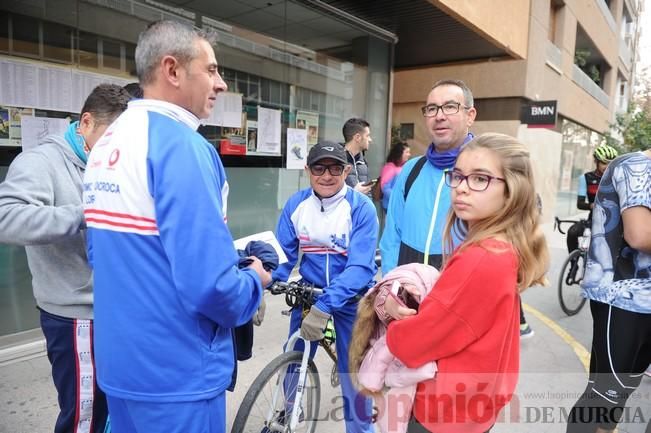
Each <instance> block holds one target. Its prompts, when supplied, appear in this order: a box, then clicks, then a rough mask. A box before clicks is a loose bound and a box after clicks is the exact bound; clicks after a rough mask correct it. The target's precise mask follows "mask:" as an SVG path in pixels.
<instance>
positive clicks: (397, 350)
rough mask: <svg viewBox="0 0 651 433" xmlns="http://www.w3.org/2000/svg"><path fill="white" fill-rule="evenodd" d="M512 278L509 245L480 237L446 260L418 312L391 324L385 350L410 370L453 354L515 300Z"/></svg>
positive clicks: (513, 267) (513, 262)
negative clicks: (387, 349)
mask: <svg viewBox="0 0 651 433" xmlns="http://www.w3.org/2000/svg"><path fill="white" fill-rule="evenodd" d="M484 246H488V247H489V248H491V250H488V249H486V248H484ZM496 249H497V252H496V251H495V250H496ZM516 281H517V258H516V256H515V253H514V252H513V250H512V247H511V246H510V245H509V244H506V243H503V242H497V241H484V242H482V245H472V246H469V247H467V248H465V249H464V250H462V251H460V252H459V253H457V254H456V255H455V256H453V257H452V258H451V259H450V262H449V263H448V265H447V266H446V268H445V269H444V270H443V272H442V273H441V276H440V277H439V279H438V281H437V282H436V284H435V285H434V287H433V289H432V290H431V292H430V293H429V295H428V296H427V297H426V298H425V300H424V301H423V303H422V304H421V306H420V309H419V311H418V314H417V315H415V316H411V317H409V318H406V319H402V320H396V321H394V322H392V323H391V324H390V325H389V328H388V331H387V344H388V346H389V350H390V351H391V353H392V354H393V355H395V356H396V357H397V358H398V359H399V360H400V361H402V362H403V363H404V364H405V365H406V366H407V367H410V368H416V367H419V366H421V365H423V364H425V363H426V362H429V361H437V360H439V359H441V358H446V357H449V356H453V355H454V354H456V353H458V352H460V351H462V350H463V349H464V348H465V347H467V346H468V345H470V344H472V343H473V342H474V341H476V340H477V339H479V338H480V337H481V336H482V335H483V334H484V333H486V331H488V330H489V329H490V328H491V327H492V326H493V323H494V322H495V321H496V320H499V317H497V316H498V315H497V314H496V312H497V311H498V310H499V307H500V304H502V303H503V302H505V301H506V302H509V300H510V299H512V298H513V294H514V293H515V291H516Z"/></svg>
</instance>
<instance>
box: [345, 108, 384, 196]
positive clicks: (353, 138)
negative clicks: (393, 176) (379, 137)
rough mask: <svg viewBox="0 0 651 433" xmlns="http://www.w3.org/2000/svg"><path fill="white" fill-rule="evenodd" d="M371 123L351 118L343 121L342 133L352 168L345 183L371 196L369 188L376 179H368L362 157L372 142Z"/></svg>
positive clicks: (365, 164)
mask: <svg viewBox="0 0 651 433" xmlns="http://www.w3.org/2000/svg"><path fill="white" fill-rule="evenodd" d="M370 128H371V125H370V124H369V123H368V122H367V121H366V120H364V119H358V118H352V119H348V120H347V121H346V123H344V127H343V130H342V132H343V134H344V140H346V142H345V144H344V148H345V149H346V158H347V159H348V164H350V165H351V167H352V169H351V170H350V173H349V174H348V176H346V185H348V186H349V187H351V188H353V189H354V190H355V191H359V192H361V193H362V194H366V195H367V196H368V197H369V198H370V197H371V188H373V185H374V184H375V182H377V179H374V180H372V181H369V178H368V164H367V163H366V159H365V158H364V152H366V151H367V150H368V148H369V146H370V144H371V143H372V142H373V139H371V129H370Z"/></svg>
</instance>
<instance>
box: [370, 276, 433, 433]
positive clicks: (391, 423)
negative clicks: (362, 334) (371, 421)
mask: <svg viewBox="0 0 651 433" xmlns="http://www.w3.org/2000/svg"><path fill="white" fill-rule="evenodd" d="M438 276H439V271H438V270H437V269H436V268H434V267H432V266H428V265H424V264H421V263H410V264H407V265H402V266H398V267H397V268H395V269H393V270H392V271H391V272H389V273H388V274H387V275H386V276H385V277H384V278H383V279H382V281H380V282H379V283H378V284H376V285H375V286H374V287H372V288H371V289H370V290H369V291H368V292H367V293H366V296H369V295H370V294H372V293H374V292H375V291H383V290H387V291H390V290H391V287H392V285H393V283H394V281H399V282H400V283H406V284H410V285H413V286H416V287H417V288H418V290H419V291H420V295H421V296H420V299H421V300H422V299H424V298H425V296H427V294H428V293H429V292H430V290H432V287H433V286H434V283H435V282H436V280H437V279H438ZM378 328H379V329H378V336H377V338H375V339H373V340H371V341H370V342H369V345H370V347H369V349H368V350H367V352H366V354H365V355H364V359H363V360H362V364H361V365H360V368H359V372H358V381H359V383H360V385H362V386H363V387H364V388H367V389H369V390H370V391H373V392H382V394H381V396H379V397H374V403H375V406H376V408H377V411H378V413H377V421H376V423H377V427H378V429H379V430H380V431H381V432H382V433H389V432H392V433H404V432H406V431H407V424H408V422H409V418H410V417H411V408H412V406H413V401H414V396H415V395H416V384H418V382H422V381H424V380H427V379H431V378H433V377H434V376H435V374H436V362H435V361H431V362H428V363H426V364H424V365H422V366H420V367H418V368H408V367H406V366H405V365H404V364H402V363H401V362H400V361H399V360H398V359H397V358H396V357H395V356H393V354H392V353H391V352H390V351H389V348H388V347H387V343H386V327H384V326H379V327H378Z"/></svg>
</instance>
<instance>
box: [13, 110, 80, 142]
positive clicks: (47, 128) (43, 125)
mask: <svg viewBox="0 0 651 433" xmlns="http://www.w3.org/2000/svg"><path fill="white" fill-rule="evenodd" d="M68 125H70V121H69V120H68V119H55V118H51V117H34V116H20V129H21V131H20V135H21V139H22V144H23V150H27V149H31V148H32V147H36V146H38V145H39V144H41V143H42V142H43V140H44V139H45V137H47V136H48V135H52V134H54V135H59V136H63V134H65V132H66V129H68Z"/></svg>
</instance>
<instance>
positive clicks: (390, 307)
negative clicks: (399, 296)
mask: <svg viewBox="0 0 651 433" xmlns="http://www.w3.org/2000/svg"><path fill="white" fill-rule="evenodd" d="M384 311H385V312H386V313H387V315H389V316H391V317H392V318H394V319H396V320H400V319H404V318H405V317H409V316H413V315H415V314H416V313H417V311H416V310H412V309H411V308H407V307H403V306H402V305H400V304H398V302H397V301H396V300H395V299H393V297H392V296H387V299H386V301H385V302H384Z"/></svg>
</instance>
